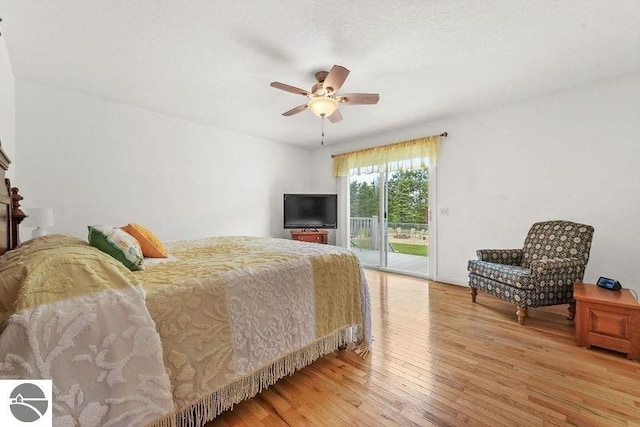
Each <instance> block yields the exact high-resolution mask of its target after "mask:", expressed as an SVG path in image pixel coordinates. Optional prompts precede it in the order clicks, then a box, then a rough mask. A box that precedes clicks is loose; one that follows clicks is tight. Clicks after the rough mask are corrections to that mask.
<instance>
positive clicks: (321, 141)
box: [320, 114, 324, 145]
mask: <svg viewBox="0 0 640 427" xmlns="http://www.w3.org/2000/svg"><path fill="white" fill-rule="evenodd" d="M320 145H324V114H323V115H322V139H320Z"/></svg>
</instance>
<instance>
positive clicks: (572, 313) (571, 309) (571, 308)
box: [567, 301, 576, 320]
mask: <svg viewBox="0 0 640 427" xmlns="http://www.w3.org/2000/svg"><path fill="white" fill-rule="evenodd" d="M567 311H568V312H569V316H568V317H567V319H569V320H573V319H575V317H576V302H575V301H574V302H570V303H569V306H568V307H567Z"/></svg>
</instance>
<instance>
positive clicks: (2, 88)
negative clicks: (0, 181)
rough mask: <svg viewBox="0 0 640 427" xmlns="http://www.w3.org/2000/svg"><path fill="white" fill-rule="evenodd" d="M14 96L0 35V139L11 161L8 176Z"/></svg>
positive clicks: (12, 151) (13, 152)
mask: <svg viewBox="0 0 640 427" xmlns="http://www.w3.org/2000/svg"><path fill="white" fill-rule="evenodd" d="M15 126H16V96H15V79H14V77H13V71H12V69H11V63H10V62H9V54H8V53H7V47H6V46H5V43H4V37H3V36H0V141H1V142H2V150H3V151H4V152H5V154H6V155H7V156H8V157H9V159H10V160H11V161H12V165H11V167H10V168H9V173H8V174H7V175H8V176H9V177H13V176H15V170H16V149H15V141H16V138H15V134H16V130H15Z"/></svg>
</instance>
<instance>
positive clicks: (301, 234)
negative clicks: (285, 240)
mask: <svg viewBox="0 0 640 427" xmlns="http://www.w3.org/2000/svg"><path fill="white" fill-rule="evenodd" d="M291 238H292V239H293V240H299V241H301V242H314V243H323V244H325V245H326V244H327V243H329V232H328V231H326V230H313V231H311V230H308V229H304V230H291Z"/></svg>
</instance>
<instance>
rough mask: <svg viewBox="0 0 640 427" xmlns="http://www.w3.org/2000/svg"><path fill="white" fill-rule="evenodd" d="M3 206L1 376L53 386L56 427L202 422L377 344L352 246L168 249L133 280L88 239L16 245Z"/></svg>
mask: <svg viewBox="0 0 640 427" xmlns="http://www.w3.org/2000/svg"><path fill="white" fill-rule="evenodd" d="M16 196H17V193H16ZM14 199H15V198H14ZM0 201H2V202H3V206H4V208H3V212H7V214H6V215H4V216H3V219H6V222H7V224H6V229H7V230H9V231H8V232H7V236H6V237H7V242H9V243H8V244H7V249H9V251H8V252H7V253H6V254H4V255H2V257H0V322H2V326H1V327H0V378H20V379H26V378H32V379H40V378H51V379H53V395H54V396H53V405H52V406H53V418H54V425H87V426H89V425H96V426H97V425H104V426H111V425H113V426H116V425H158V426H181V425H185V426H186V425H189V426H191V425H193V426H199V425H203V424H204V423H205V422H206V421H208V420H211V419H213V418H215V416H216V415H218V414H219V413H221V412H222V411H224V410H227V409H230V408H232V407H233V405H234V404H236V403H238V402H240V401H242V400H244V399H247V398H250V397H252V396H254V395H255V394H257V393H258V392H259V391H260V390H262V389H264V388H265V387H268V386H269V385H271V384H273V383H275V382H276V381H277V380H278V379H280V378H282V377H283V376H286V375H290V374H292V373H294V372H295V371H296V370H298V369H300V368H302V367H304V366H306V365H308V364H310V363H312V362H313V361H314V360H316V359H318V358H320V357H322V356H324V355H326V354H328V353H331V352H334V351H336V350H338V349H341V348H343V347H345V346H347V345H348V346H349V351H356V352H358V353H359V354H361V355H363V356H364V355H366V353H367V351H368V350H369V348H370V345H371V340H372V338H371V314H370V302H369V292H368V287H367V283H366V280H365V278H364V274H363V271H362V268H361V266H360V264H359V262H358V259H357V257H356V256H355V255H354V254H353V253H351V252H350V251H348V250H345V249H342V248H338V247H334V246H329V245H320V244H316V243H305V242H297V241H290V240H284V239H272V238H256V237H241V236H229V237H216V238H208V239H201V240H194V241H179V242H171V243H167V245H166V246H167V249H168V251H169V253H170V257H169V258H167V259H164V260H162V261H156V262H148V263H147V262H145V269H144V270H143V271H135V272H132V271H129V269H127V268H125V267H124V266H123V265H122V263H121V262H119V261H117V260H115V259H114V258H113V257H110V256H109V255H106V254H105V253H104V252H102V251H100V250H99V249H96V248H95V247H93V246H90V245H89V244H88V243H87V242H86V241H85V240H83V239H79V238H77V237H72V236H66V235H52V236H45V237H41V238H38V239H34V240H29V241H27V242H25V243H23V244H21V245H19V246H18V247H17V248H14V246H15V244H14V243H17V227H16V225H15V221H14V220H19V217H20V215H19V214H18V213H17V212H15V210H14V208H15V204H12V202H11V198H10V196H9V195H7V196H6V197H4V198H2V199H0ZM12 222H13V224H12ZM2 227H3V228H4V227H5V225H4V224H3V226H2ZM12 236H14V237H16V239H15V242H13V243H11V237H12Z"/></svg>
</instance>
